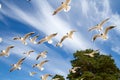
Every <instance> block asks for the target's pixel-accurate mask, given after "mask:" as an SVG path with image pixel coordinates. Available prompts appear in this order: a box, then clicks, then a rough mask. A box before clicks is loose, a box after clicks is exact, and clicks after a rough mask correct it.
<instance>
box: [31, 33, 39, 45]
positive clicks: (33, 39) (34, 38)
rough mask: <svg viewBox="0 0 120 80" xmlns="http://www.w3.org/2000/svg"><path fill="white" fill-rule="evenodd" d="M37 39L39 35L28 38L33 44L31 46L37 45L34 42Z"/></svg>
mask: <svg viewBox="0 0 120 80" xmlns="http://www.w3.org/2000/svg"><path fill="white" fill-rule="evenodd" d="M38 37H39V35H36V36H34V37H33V38H31V37H30V38H29V39H30V42H31V43H33V44H37V42H36V39H37V38H38Z"/></svg>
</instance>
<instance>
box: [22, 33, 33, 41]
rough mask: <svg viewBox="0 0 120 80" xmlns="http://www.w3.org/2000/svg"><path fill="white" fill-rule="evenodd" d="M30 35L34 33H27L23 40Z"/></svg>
mask: <svg viewBox="0 0 120 80" xmlns="http://www.w3.org/2000/svg"><path fill="white" fill-rule="evenodd" d="M32 34H34V32H30V33H27V34H26V35H25V36H24V37H23V39H24V40H26V39H27V38H28V37H29V36H31V35H32Z"/></svg>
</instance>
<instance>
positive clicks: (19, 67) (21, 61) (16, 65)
mask: <svg viewBox="0 0 120 80" xmlns="http://www.w3.org/2000/svg"><path fill="white" fill-rule="evenodd" d="M25 58H26V57H25ZM25 58H22V59H20V60H19V61H18V62H17V63H16V64H12V65H11V66H12V68H11V69H10V72H12V71H14V70H16V69H18V70H21V65H22V63H23V61H24V60H25Z"/></svg>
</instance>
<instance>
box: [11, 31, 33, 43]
mask: <svg viewBox="0 0 120 80" xmlns="http://www.w3.org/2000/svg"><path fill="white" fill-rule="evenodd" d="M32 34H34V32H30V33H27V34H26V35H25V36H24V37H14V38H13V40H20V41H21V42H22V43H23V44H24V45H27V42H26V39H27V38H28V37H30V36H31V35H32Z"/></svg>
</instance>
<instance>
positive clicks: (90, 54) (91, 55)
mask: <svg viewBox="0 0 120 80" xmlns="http://www.w3.org/2000/svg"><path fill="white" fill-rule="evenodd" d="M98 51H99V49H98V50H95V51H93V52H91V53H89V54H84V55H86V56H90V57H94V56H95V55H94V54H95V53H97V52H98Z"/></svg>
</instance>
